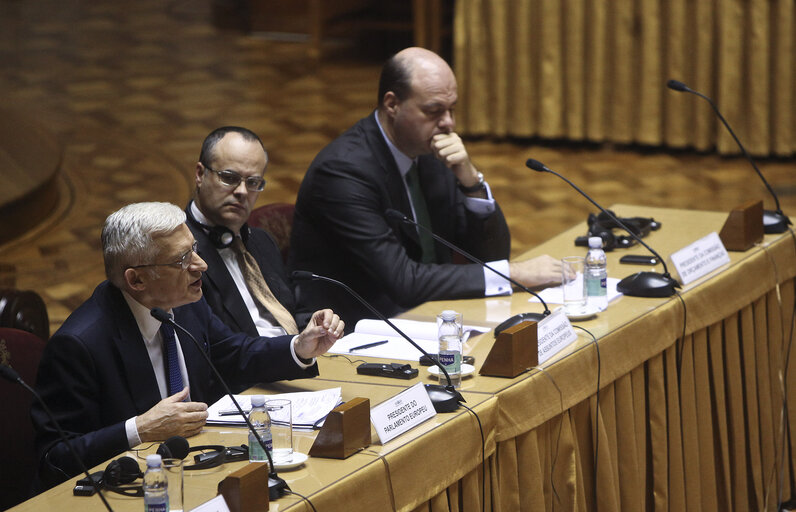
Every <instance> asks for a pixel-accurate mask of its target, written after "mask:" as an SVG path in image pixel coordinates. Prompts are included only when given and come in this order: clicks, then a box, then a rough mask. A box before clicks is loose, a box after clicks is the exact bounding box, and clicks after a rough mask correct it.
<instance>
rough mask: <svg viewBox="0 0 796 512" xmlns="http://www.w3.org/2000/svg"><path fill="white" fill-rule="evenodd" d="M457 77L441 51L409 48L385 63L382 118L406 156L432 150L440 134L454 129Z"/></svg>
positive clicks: (382, 124) (384, 125)
mask: <svg viewBox="0 0 796 512" xmlns="http://www.w3.org/2000/svg"><path fill="white" fill-rule="evenodd" d="M457 100H458V95H457V92H456V77H455V76H454V75H453V70H451V68H450V66H448V63H447V62H445V61H444V60H443V59H442V58H441V57H440V56H439V55H437V54H436V53H434V52H430V51H428V50H426V49H423V48H407V49H405V50H402V51H400V52H398V53H396V54H395V55H393V56H392V57H391V58H390V59H389V60H388V61H387V62H386V63H385V65H384V69H383V71H382V75H381V80H380V82H379V112H378V115H379V122H380V123H381V127H382V129H383V130H384V133H385V134H386V135H387V138H389V139H390V141H392V143H393V144H394V145H395V146H396V147H397V148H398V149H399V150H400V151H401V152H402V153H404V154H405V155H406V156H408V157H410V158H415V157H417V156H419V155H424V154H428V153H431V141H432V139H433V137H434V136H436V135H438V134H447V133H451V132H452V131H454V129H455V127H456V123H455V121H454V117H453V109H454V107H455V106H456V101H457Z"/></svg>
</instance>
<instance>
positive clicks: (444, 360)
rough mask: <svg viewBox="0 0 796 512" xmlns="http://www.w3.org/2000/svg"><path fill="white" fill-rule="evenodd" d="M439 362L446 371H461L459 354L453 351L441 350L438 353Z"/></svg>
mask: <svg viewBox="0 0 796 512" xmlns="http://www.w3.org/2000/svg"><path fill="white" fill-rule="evenodd" d="M439 362H440V364H441V365H442V366H444V367H445V369H446V370H447V371H448V373H459V372H461V354H460V353H459V352H454V351H441V352H440V353H439Z"/></svg>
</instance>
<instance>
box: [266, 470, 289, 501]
mask: <svg viewBox="0 0 796 512" xmlns="http://www.w3.org/2000/svg"><path fill="white" fill-rule="evenodd" d="M289 490H290V487H288V486H287V482H285V481H284V480H283V479H281V478H279V477H278V476H276V475H275V474H273V473H271V474H270V475H268V499H269V500H270V501H276V500H278V499H279V498H281V497H282V496H284V495H285V493H286V491H289Z"/></svg>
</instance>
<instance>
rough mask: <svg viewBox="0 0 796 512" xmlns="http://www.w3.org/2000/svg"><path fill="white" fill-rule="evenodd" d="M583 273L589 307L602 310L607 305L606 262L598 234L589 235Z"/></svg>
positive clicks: (601, 241) (601, 240)
mask: <svg viewBox="0 0 796 512" xmlns="http://www.w3.org/2000/svg"><path fill="white" fill-rule="evenodd" d="M585 274H586V295H588V297H589V302H588V304H589V307H590V308H597V309H598V310H599V311H604V310H605V308H607V307H608V263H607V260H606V258H605V251H603V239H602V238H600V237H599V236H591V237H589V252H588V254H586V268H585Z"/></svg>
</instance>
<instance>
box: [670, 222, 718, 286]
mask: <svg viewBox="0 0 796 512" xmlns="http://www.w3.org/2000/svg"><path fill="white" fill-rule="evenodd" d="M729 262H730V255H729V254H727V249H725V248H724V244H723V243H721V238H719V235H718V234H717V233H716V232H715V231H714V232H713V233H711V234H709V235H708V236H706V237H704V238H700V239H699V240H697V241H696V242H694V243H692V244H691V245H689V246H687V247H684V248H682V249H680V250H679V251H677V252H675V253H672V263H674V268H676V269H677V273H678V274H679V275H680V282H681V283H682V284H688V283H691V282H693V281H696V280H697V279H699V278H700V277H703V276H706V275H708V274H710V273H711V272H713V271H714V270H716V269H717V268H719V267H720V266H722V265H724V264H725V263H729Z"/></svg>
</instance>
